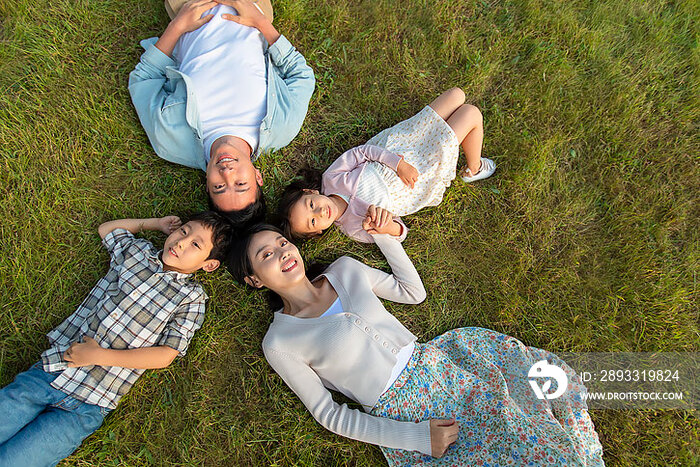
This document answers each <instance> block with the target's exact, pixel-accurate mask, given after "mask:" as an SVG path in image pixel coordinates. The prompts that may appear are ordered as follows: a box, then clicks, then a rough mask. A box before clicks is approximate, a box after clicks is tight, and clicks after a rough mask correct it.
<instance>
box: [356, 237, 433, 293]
mask: <svg viewBox="0 0 700 467" xmlns="http://www.w3.org/2000/svg"><path fill="white" fill-rule="evenodd" d="M373 238H374V243H376V244H377V246H378V247H379V249H380V250H381V251H382V253H383V254H384V257H385V258H386V260H387V262H388V263H389V267H390V268H391V272H392V273H391V274H387V273H385V272H384V271H380V270H379V269H374V268H371V267H369V266H367V265H366V264H363V263H360V262H358V264H360V265H361V267H362V269H363V272H364V273H365V275H366V276H367V278H368V280H369V282H370V284H371V285H372V291H373V292H374V294H375V295H376V296H377V297H379V298H384V299H387V300H391V301H394V302H398V303H412V304H415V303H420V302H422V301H423V300H425V298H426V296H427V293H426V291H425V287H424V286H423V281H421V278H420V276H419V275H418V271H416V267H415V266H414V265H413V263H412V262H411V259H410V258H409V257H408V255H407V254H406V251H404V249H403V246H402V245H401V242H399V241H398V240H397V239H396V238H393V237H391V236H389V235H386V234H383V235H374V236H373Z"/></svg>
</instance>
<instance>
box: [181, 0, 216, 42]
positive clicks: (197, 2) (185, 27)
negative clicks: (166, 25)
mask: <svg viewBox="0 0 700 467" xmlns="http://www.w3.org/2000/svg"><path fill="white" fill-rule="evenodd" d="M215 6H216V2H215V1H213V0H190V1H189V2H187V3H185V4H184V5H182V8H180V11H178V12H177V16H176V17H175V18H174V19H173V20H172V21H171V22H170V25H171V26H172V27H173V28H175V29H176V30H177V31H178V32H179V33H180V34H184V33H186V32H190V31H194V30H195V29H198V28H199V27H200V26H202V25H203V24H205V23H208V22H209V20H210V19H212V18H213V17H214V15H207V16H205V17H203V18H202V14H203V13H204V12H205V11H207V10H210V9H212V8H214V7H215Z"/></svg>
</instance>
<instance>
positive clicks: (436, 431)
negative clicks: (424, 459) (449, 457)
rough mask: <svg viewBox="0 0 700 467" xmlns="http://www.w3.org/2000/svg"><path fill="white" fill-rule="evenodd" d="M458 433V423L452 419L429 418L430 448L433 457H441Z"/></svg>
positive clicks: (455, 439)
mask: <svg viewBox="0 0 700 467" xmlns="http://www.w3.org/2000/svg"><path fill="white" fill-rule="evenodd" d="M458 435H459V423H457V420H455V419H454V418H453V419H452V420H439V419H436V418H434V419H432V420H430V449H431V451H432V453H433V457H442V456H443V455H444V454H445V451H447V448H449V447H450V445H451V444H453V443H454V442H455V441H457V436H458Z"/></svg>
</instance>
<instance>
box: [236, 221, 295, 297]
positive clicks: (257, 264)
mask: <svg viewBox="0 0 700 467" xmlns="http://www.w3.org/2000/svg"><path fill="white" fill-rule="evenodd" d="M248 258H249V259H250V264H251V265H252V267H253V274H252V275H250V276H248V277H246V278H245V281H246V283H247V284H248V285H251V286H253V287H257V288H260V287H267V288H269V289H270V290H272V291H274V292H277V293H279V292H280V291H283V290H285V289H288V288H290V287H293V286H294V285H295V284H296V283H298V282H299V281H301V280H303V279H304V278H305V277H306V274H305V271H304V262H303V261H302V259H301V255H300V254H299V250H298V249H297V247H296V246H294V244H293V243H292V242H290V241H289V240H287V239H286V238H284V237H283V236H282V235H280V234H278V233H277V232H273V231H271V230H263V231H262V232H258V233H256V234H254V235H253V238H252V239H251V241H250V245H249V246H248Z"/></svg>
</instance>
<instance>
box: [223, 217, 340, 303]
mask: <svg viewBox="0 0 700 467" xmlns="http://www.w3.org/2000/svg"><path fill="white" fill-rule="evenodd" d="M266 231H270V232H275V233H278V234H280V235H282V236H284V237H285V238H287V239H288V240H289V237H287V236H286V235H285V234H284V232H283V231H282V230H281V229H279V228H278V227H275V226H274V225H271V224H263V223H260V224H255V225H253V226H251V227H250V228H248V229H247V230H246V231H245V233H244V234H242V235H241V236H240V237H238V239H237V240H236V241H235V242H234V243H233V245H231V248H230V249H229V254H228V257H227V258H226V267H227V268H228V270H229V272H230V273H231V275H232V276H233V278H234V279H235V280H236V282H238V283H239V284H242V285H243V286H245V287H250V288H254V287H251V286H250V285H248V284H247V283H246V281H245V278H246V277H249V276H252V275H253V274H255V271H254V270H253V264H252V263H251V261H250V255H249V254H248V249H249V248H250V242H251V241H252V239H253V236H254V235H255V234H257V233H260V232H266ZM290 241H291V240H290ZM327 266H328V265H327V264H324V263H318V262H313V263H311V264H310V265H309V267H307V268H306V270H305V273H306V277H308V278H309V280H313V279H315V278H316V277H317V276H319V275H320V274H323V272H324V271H325V270H326V267H327ZM267 292H268V293H267V301H268V304H269V305H270V308H271V309H272V310H279V309H280V308H282V307H283V306H284V303H283V302H282V297H280V296H279V295H277V294H276V293H275V292H273V291H272V290H270V289H267Z"/></svg>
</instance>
